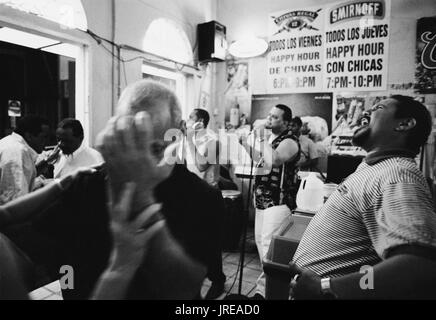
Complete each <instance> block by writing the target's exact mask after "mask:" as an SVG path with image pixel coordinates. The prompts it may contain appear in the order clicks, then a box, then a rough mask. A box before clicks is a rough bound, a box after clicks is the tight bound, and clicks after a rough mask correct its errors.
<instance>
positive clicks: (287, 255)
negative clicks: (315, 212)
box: [263, 214, 312, 300]
mask: <svg viewBox="0 0 436 320" xmlns="http://www.w3.org/2000/svg"><path fill="white" fill-rule="evenodd" d="M311 219H312V217H311V216H303V215H299V214H293V215H292V216H291V217H290V218H289V219H288V221H286V223H285V224H284V225H283V227H282V228H281V229H280V231H279V232H278V233H277V234H276V235H274V236H273V237H272V240H271V244H270V247H269V250H268V254H267V256H266V258H265V259H264V260H263V271H264V272H265V275H266V288H265V298H266V299H269V300H287V299H288V298H289V283H290V281H291V274H290V271H289V262H290V261H291V260H292V258H293V256H294V253H295V251H296V250H297V247H298V244H299V243H300V240H301V238H302V236H303V234H304V231H305V230H306V228H307V226H308V224H309V222H310V220H311Z"/></svg>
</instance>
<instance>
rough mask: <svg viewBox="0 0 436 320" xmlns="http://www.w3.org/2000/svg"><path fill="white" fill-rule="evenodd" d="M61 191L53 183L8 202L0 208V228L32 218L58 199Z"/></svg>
mask: <svg viewBox="0 0 436 320" xmlns="http://www.w3.org/2000/svg"><path fill="white" fill-rule="evenodd" d="M61 192H62V191H61V189H60V187H59V186H58V185H57V184H56V183H52V184H50V185H47V186H46V187H44V188H42V189H39V190H37V191H35V192H32V193H29V194H26V195H24V196H22V197H20V198H18V199H14V200H12V201H10V202H8V203H7V204H5V205H3V206H2V207H1V209H2V210H0V215H1V217H0V228H2V227H5V226H7V225H11V224H14V223H19V222H24V221H26V220H27V219H30V218H31V217H32V216H33V215H35V214H37V213H39V212H41V210H42V209H44V208H46V207H47V205H49V204H51V203H52V202H53V201H54V200H56V199H57V197H58V196H59V195H60V194H61Z"/></svg>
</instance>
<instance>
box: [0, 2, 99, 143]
mask: <svg viewBox="0 0 436 320" xmlns="http://www.w3.org/2000/svg"><path fill="white" fill-rule="evenodd" d="M0 25H1V26H5V27H9V28H12V29H16V30H20V31H24V32H27V33H31V34H35V35H40V36H43V37H47V38H51V39H54V40H58V41H61V42H66V43H69V44H72V45H76V46H78V47H79V48H80V50H79V54H78V57H77V59H76V83H75V85H76V106H75V111H76V119H78V120H79V121H80V122H81V123H82V124H83V129H84V131H85V136H84V143H85V144H86V145H89V142H90V137H92V133H93V132H92V130H93V129H92V127H91V125H90V119H91V116H92V115H91V110H90V108H89V94H90V84H91V83H92V82H91V80H92V79H91V74H92V73H91V63H90V53H89V48H90V45H91V42H90V40H89V39H88V37H87V36H86V35H85V34H84V33H83V32H81V31H78V30H75V29H68V28H66V27H64V26H61V25H60V24H57V23H55V22H52V21H49V20H46V19H44V18H41V17H38V16H35V15H32V14H28V13H25V12H22V11H20V10H17V9H13V8H11V7H8V6H6V5H4V4H0Z"/></svg>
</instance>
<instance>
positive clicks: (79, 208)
mask: <svg viewBox="0 0 436 320" xmlns="http://www.w3.org/2000/svg"><path fill="white" fill-rule="evenodd" d="M141 111H147V112H148V113H149V115H150V118H151V123H152V125H150V127H151V126H152V128H153V130H152V132H151V133H150V134H149V135H148V136H147V135H146V133H147V132H148V131H145V130H144V129H141V128H144V127H143V126H139V128H140V129H141V131H140V132H139V133H140V135H139V137H144V135H145V136H147V137H151V136H154V138H148V139H149V140H145V142H144V141H142V140H138V139H139V138H137V139H136V140H131V141H129V140H122V141H125V142H126V143H124V142H123V143H120V142H119V141H120V140H119V139H118V137H119V136H120V134H121V133H122V132H123V130H127V129H126V128H131V127H132V126H131V124H132V121H133V120H132V119H133V118H134V116H135V115H136V114H137V113H140V112H141ZM117 114H118V116H117V118H114V119H113V120H111V121H110V122H109V123H108V126H107V129H106V131H105V133H104V135H103V137H108V138H106V139H104V143H102V151H103V153H106V154H107V151H105V150H107V149H108V150H117V152H113V151H112V152H109V154H110V155H111V157H112V158H111V161H109V163H108V165H107V171H108V173H109V178H110V179H109V181H110V187H111V190H112V191H111V192H112V193H114V194H118V195H120V194H121V193H122V190H123V188H124V187H125V185H126V183H128V182H135V183H136V189H135V193H134V198H133V203H132V213H133V215H134V216H136V215H138V214H139V213H140V212H142V211H143V210H144V209H145V208H146V207H148V206H149V205H151V204H152V203H153V202H154V201H156V202H159V203H161V204H162V215H163V216H164V217H165V218H166V225H167V226H168V228H163V229H162V231H159V232H158V234H156V236H155V237H153V240H152V241H151V243H150V248H149V251H148V253H147V255H146V256H145V257H144V261H143V262H142V263H141V265H140V266H139V268H138V269H137V271H136V272H135V275H134V279H133V281H132V282H131V285H130V286H129V288H128V290H127V293H126V295H125V296H124V297H125V298H132V299H138V298H143V299H182V298H185V299H186V298H187V299H193V298H195V297H198V294H199V292H200V288H201V283H202V281H203V279H204V277H205V266H206V265H207V263H208V261H210V259H211V252H214V250H215V247H216V246H217V245H219V243H218V242H217V241H218V239H219V238H218V229H217V228H216V225H217V219H219V217H220V215H221V214H222V212H224V202H223V200H222V196H221V193H220V191H219V190H217V189H215V188H212V187H210V186H209V185H208V184H207V183H206V182H204V181H202V180H201V179H200V178H198V177H197V176H196V175H194V174H192V173H190V172H189V171H187V169H186V168H185V167H184V166H181V165H168V166H166V169H165V170H167V171H168V175H167V176H166V178H165V179H163V180H162V178H161V176H158V175H157V173H158V172H160V169H159V168H158V167H155V166H154V165H150V163H147V161H144V158H143V157H144V156H145V157H146V158H148V157H153V159H156V160H155V162H156V163H160V162H161V161H162V159H163V157H164V152H165V150H167V147H168V145H170V144H171V142H172V140H170V141H165V140H164V136H165V133H166V132H167V130H168V129H170V128H176V127H177V126H178V124H179V123H180V120H181V119H180V114H181V112H180V108H179V103H178V100H177V98H176V96H175V94H174V93H173V92H172V91H171V90H170V89H168V88H167V87H166V86H164V85H162V84H159V83H156V82H153V81H147V80H143V81H140V82H137V83H134V84H132V85H130V86H129V87H128V88H126V90H125V91H124V93H123V95H122V96H121V98H120V102H119V106H118V111H117ZM136 121H141V118H139V119H138V120H137V119H136V118H135V123H137V122H136ZM150 127H148V128H147V130H150ZM133 130H134V129H133ZM131 134H132V132H130V131H128V132H127V133H126V136H127V137H131ZM132 141H135V143H136V144H138V145H139V146H140V147H141V148H142V149H141V151H140V152H139V151H138V150H137V151H135V152H127V151H128V150H129V148H130V147H131V146H132V144H133V145H135V144H134V143H132ZM146 151H147V152H146ZM165 162H166V161H164V162H163V163H165ZM121 164H122V165H121ZM107 181H108V180H107V178H106V172H105V169H104V168H103V167H102V168H99V169H98V170H97V171H96V172H94V173H92V174H89V175H84V176H79V177H77V178H76V179H73V180H72V182H71V184H69V185H68V186H65V187H63V189H65V190H64V192H63V193H62V195H61V196H58V197H57V199H56V201H53V202H48V203H49V205H48V206H47V208H46V210H41V211H40V212H38V214H37V215H36V216H34V217H33V218H32V219H31V223H30V225H29V223H28V224H27V225H25V226H17V225H15V226H14V227H15V228H7V229H5V230H3V231H4V232H5V233H6V234H7V235H8V236H9V238H10V239H11V240H12V241H13V242H14V243H15V244H16V245H17V246H18V247H19V248H20V249H21V250H23V251H24V252H25V253H26V254H27V255H28V256H29V257H30V258H31V259H32V260H33V261H34V262H36V263H38V264H41V265H44V266H46V268H47V269H48V270H49V271H50V273H51V276H52V278H56V277H57V278H58V277H59V268H60V266H62V265H69V266H72V267H73V269H74V274H75V278H76V279H80V281H77V283H75V287H74V290H68V289H65V290H63V296H64V298H65V299H87V298H89V297H90V296H91V293H92V291H93V290H94V288H95V285H96V283H97V281H98V279H99V277H100V276H101V274H102V272H103V271H104V270H105V269H106V268H107V266H108V265H109V259H110V252H111V247H112V246H113V238H112V236H111V232H110V229H109V224H110V217H109V212H108V208H107V197H106V195H107V193H106V190H105V188H106V183H107ZM48 187H50V186H48ZM110 194H111V193H110ZM193 198H195V199H196V200H195V201H193V200H192V199H193ZM79 199H80V201H79ZM205 208H206V209H205ZM8 211H9V212H13V208H11V207H9V208H8ZM174 242H176V243H178V244H180V246H178V245H173V244H171V243H174ZM180 247H181V248H182V249H183V250H179V249H178V248H180ZM184 252H186V254H184ZM186 259H192V261H191V262H190V263H188V262H189V261H188V262H184V260H186Z"/></svg>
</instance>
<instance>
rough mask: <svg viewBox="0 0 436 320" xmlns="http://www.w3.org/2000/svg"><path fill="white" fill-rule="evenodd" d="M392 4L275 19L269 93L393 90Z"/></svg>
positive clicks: (296, 12)
mask: <svg viewBox="0 0 436 320" xmlns="http://www.w3.org/2000/svg"><path fill="white" fill-rule="evenodd" d="M389 23H390V0H377V1H342V2H338V3H333V4H328V5H325V6H319V7H311V8H305V9H301V8H296V9H289V10H285V11H281V12H276V13H273V14H270V16H269V35H270V38H269V52H268V56H267V59H268V63H267V68H268V69H267V83H268V85H267V90H268V93H289V92H334V91H340V92H346V91H377V90H386V88H387V74H388V72H387V68H388V49H389V35H390V28H389Z"/></svg>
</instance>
